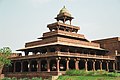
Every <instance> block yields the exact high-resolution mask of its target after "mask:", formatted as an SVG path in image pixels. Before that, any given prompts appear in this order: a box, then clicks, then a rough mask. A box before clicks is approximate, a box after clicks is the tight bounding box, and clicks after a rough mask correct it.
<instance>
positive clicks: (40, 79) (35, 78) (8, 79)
mask: <svg viewBox="0 0 120 80" xmlns="http://www.w3.org/2000/svg"><path fill="white" fill-rule="evenodd" d="M2 80H42V78H37V77H33V78H32V79H29V78H21V79H17V78H15V77H13V78H7V77H5V78H4V79H2Z"/></svg>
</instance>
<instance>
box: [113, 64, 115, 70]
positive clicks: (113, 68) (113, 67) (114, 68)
mask: <svg viewBox="0 0 120 80" xmlns="http://www.w3.org/2000/svg"><path fill="white" fill-rule="evenodd" d="M113 70H114V71H115V62H113Z"/></svg>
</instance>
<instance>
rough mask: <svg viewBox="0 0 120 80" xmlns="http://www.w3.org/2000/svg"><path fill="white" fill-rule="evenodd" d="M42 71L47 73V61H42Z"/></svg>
mask: <svg viewBox="0 0 120 80" xmlns="http://www.w3.org/2000/svg"><path fill="white" fill-rule="evenodd" d="M41 71H47V60H41Z"/></svg>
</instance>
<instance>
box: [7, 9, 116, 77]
mask: <svg viewBox="0 0 120 80" xmlns="http://www.w3.org/2000/svg"><path fill="white" fill-rule="evenodd" d="M55 19H56V22H55V23H52V24H48V25H47V28H49V32H45V33H43V37H40V38H38V40H37V41H33V42H27V43H25V48H21V49H19V50H17V51H23V52H24V53H25V56H21V55H19V56H16V57H13V58H11V60H12V66H9V67H6V71H5V76H6V77H17V78H22V77H30V78H31V77H41V76H42V77H49V76H56V75H62V74H64V73H65V71H66V70H70V69H77V70H81V69H85V70H86V71H89V70H93V71H95V70H106V71H114V70H115V57H111V56H109V55H107V53H108V51H107V50H105V49H103V48H101V47H100V44H98V43H94V42H90V41H88V40H87V39H86V38H85V36H84V35H83V34H78V33H77V32H78V30H80V27H78V26H73V25H72V24H71V22H72V20H73V19H74V18H73V17H72V16H71V14H70V13H69V12H68V10H67V9H66V8H65V7H63V8H62V9H61V10H60V12H59V14H58V15H57V17H56V18H55ZM66 22H67V23H66ZM68 22H69V24H68ZM30 53H32V55H29V54H30Z"/></svg>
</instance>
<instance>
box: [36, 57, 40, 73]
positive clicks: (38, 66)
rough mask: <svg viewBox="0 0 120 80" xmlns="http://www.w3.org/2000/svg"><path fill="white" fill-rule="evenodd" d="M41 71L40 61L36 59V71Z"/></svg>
mask: <svg viewBox="0 0 120 80" xmlns="http://www.w3.org/2000/svg"><path fill="white" fill-rule="evenodd" d="M40 71H41V61H40V60H39V59H38V60H37V72H40Z"/></svg>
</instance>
